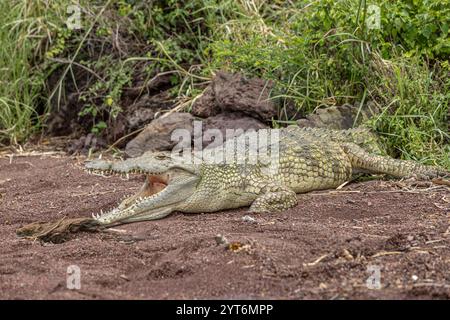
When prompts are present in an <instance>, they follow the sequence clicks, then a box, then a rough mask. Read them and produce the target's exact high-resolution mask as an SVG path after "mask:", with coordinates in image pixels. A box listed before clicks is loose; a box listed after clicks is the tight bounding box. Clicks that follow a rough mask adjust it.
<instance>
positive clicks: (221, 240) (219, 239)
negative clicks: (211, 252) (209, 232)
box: [214, 234, 228, 245]
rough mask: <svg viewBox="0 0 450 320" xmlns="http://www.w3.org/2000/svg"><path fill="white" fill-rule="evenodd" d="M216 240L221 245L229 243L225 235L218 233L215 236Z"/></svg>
mask: <svg viewBox="0 0 450 320" xmlns="http://www.w3.org/2000/svg"><path fill="white" fill-rule="evenodd" d="M214 240H216V243H217V245H221V244H225V245H227V244H228V240H227V238H225V237H224V236H223V235H221V234H218V235H216V236H215V237H214Z"/></svg>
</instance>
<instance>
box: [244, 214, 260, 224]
mask: <svg viewBox="0 0 450 320" xmlns="http://www.w3.org/2000/svg"><path fill="white" fill-rule="evenodd" d="M241 219H242V221H244V222H250V223H257V221H256V219H255V218H253V217H250V216H243V217H242V218H241Z"/></svg>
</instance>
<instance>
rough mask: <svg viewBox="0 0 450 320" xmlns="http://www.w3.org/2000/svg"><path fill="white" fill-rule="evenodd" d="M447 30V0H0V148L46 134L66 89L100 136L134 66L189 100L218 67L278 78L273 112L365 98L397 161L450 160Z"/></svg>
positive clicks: (282, 120)
mask: <svg viewBox="0 0 450 320" xmlns="http://www.w3.org/2000/svg"><path fill="white" fill-rule="evenodd" d="M73 6H75V7H73ZM373 6H376V7H375V8H378V9H379V14H380V25H379V28H371V27H370V23H372V22H373V21H372V20H370V19H373V17H374V15H376V14H377V11H376V10H375V11H374V9H373V8H374V7H373ZM74 8H75V9H74ZM76 8H78V9H79V13H80V22H81V23H80V27H81V28H69V27H68V23H69V24H70V23H73V22H76V18H77V10H78V9H76ZM74 19H75V20H74ZM449 26H450V0H441V1H432V0H404V1H388V0H384V1H379V0H374V1H362V0H340V1H339V0H338V1H331V0H316V1H312V0H310V1H294V0H291V1H281V0H223V1H222V0H184V1H174V0H167V1H158V0H108V1H107V0H102V1H86V0H80V1H72V0H10V1H1V2H0V44H1V46H0V70H1V75H2V77H1V78H0V144H2V145H17V144H22V143H24V142H25V141H27V139H29V138H30V137H31V136H33V135H35V134H37V133H42V132H44V133H45V128H46V124H47V122H48V120H49V118H50V117H52V114H53V112H54V111H55V110H57V109H59V108H62V106H64V104H66V103H67V100H68V99H69V97H68V94H67V92H68V90H69V89H70V90H76V91H77V92H78V98H77V99H78V100H77V106H78V107H77V109H76V110H75V111H76V114H75V116H76V117H78V118H79V121H80V123H83V126H84V129H85V130H86V132H92V133H94V134H96V135H101V134H102V132H103V131H104V130H106V129H107V128H108V126H110V125H111V123H112V122H113V121H115V119H116V118H117V117H118V116H119V115H120V113H121V112H123V108H124V97H123V91H124V88H126V87H130V86H133V84H134V83H135V81H136V76H137V75H139V77H141V78H143V79H145V80H146V81H148V80H150V79H152V78H154V77H155V76H157V75H160V74H165V75H170V81H171V94H172V96H173V97H174V99H176V100H177V101H179V102H180V103H183V105H185V106H187V108H189V105H190V102H192V101H193V99H195V97H196V96H198V95H199V94H201V92H202V88H204V83H205V81H207V80H208V79H210V78H211V77H212V75H213V74H214V72H215V71H217V70H219V69H222V70H228V71H239V72H243V73H245V74H247V75H250V76H258V77H261V78H264V79H271V80H273V81H274V82H275V84H276V87H275V88H276V90H275V91H274V94H273V99H276V100H277V101H279V107H280V110H282V109H283V107H284V106H286V105H288V104H289V105H293V106H294V107H295V108H296V110H298V112H299V113H301V114H308V113H310V112H313V111H314V110H315V109H316V108H322V107H326V106H331V105H340V104H343V103H351V104H355V103H356V104H359V105H360V106H363V105H364V104H366V103H367V102H369V101H370V102H371V103H374V104H376V105H377V106H378V107H379V108H380V110H381V112H380V114H379V115H377V116H376V117H374V118H372V119H370V120H368V121H367V122H366V123H365V125H368V126H370V127H372V128H373V129H374V130H376V131H377V132H378V133H379V134H380V136H381V137H382V139H383V142H384V143H385V145H386V147H387V150H388V151H389V152H390V153H391V154H392V155H393V156H395V157H400V158H403V159H415V160H418V161H420V162H422V163H427V164H439V165H442V166H445V167H447V168H450V156H449V154H450V146H449V141H450V135H449V98H450V90H449V86H450V77H449V75H450V64H449V54H450V38H449ZM74 88H75V89H74ZM70 90H69V91H70ZM292 120H293V119H289V118H286V117H283V113H282V112H280V116H279V117H278V118H276V119H273V121H272V125H273V126H282V125H285V124H286V123H290V122H291V121H292Z"/></svg>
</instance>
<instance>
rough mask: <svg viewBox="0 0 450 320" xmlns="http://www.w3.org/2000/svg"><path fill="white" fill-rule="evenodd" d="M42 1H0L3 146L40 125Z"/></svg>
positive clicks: (0, 137)
mask: <svg viewBox="0 0 450 320" xmlns="http://www.w3.org/2000/svg"><path fill="white" fill-rule="evenodd" d="M44 7H45V6H44V3H43V2H42V1H18V0H14V1H0V74H1V77H0V143H1V144H11V143H12V144H15V143H18V142H21V141H23V140H24V139H25V138H27V137H28V136H29V135H30V134H31V133H32V132H33V130H34V128H36V127H37V126H38V124H39V121H38V119H37V115H36V111H35V102H36V99H37V98H38V96H39V94H40V91H41V88H42V82H41V81H39V78H38V77H36V76H34V75H33V62H32V59H33V57H34V56H35V54H36V51H37V50H39V45H38V44H39V40H40V38H39V35H40V34H42V33H41V32H42V31H43V30H42V28H41V26H40V25H39V14H40V11H41V10H43V9H45V8H44Z"/></svg>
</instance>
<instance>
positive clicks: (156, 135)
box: [125, 112, 194, 157]
mask: <svg viewBox="0 0 450 320" xmlns="http://www.w3.org/2000/svg"><path fill="white" fill-rule="evenodd" d="M193 120H194V117H193V116H192V115H191V114H190V113H180V112H174V113H172V114H170V115H168V116H166V117H164V116H163V117H161V118H157V119H155V120H153V121H152V122H150V124H148V125H147V126H146V127H145V129H144V130H143V131H142V132H141V133H140V134H139V135H138V136H137V137H136V138H134V139H133V140H131V141H130V142H128V144H127V146H126V148H125V153H126V154H127V155H128V156H130V157H138V156H140V155H141V154H143V153H144V152H146V151H164V150H172V148H173V146H174V145H175V144H176V143H177V141H172V140H171V134H172V131H173V130H175V129H186V130H188V131H189V132H190V133H191V134H192V129H193V127H192V121H193Z"/></svg>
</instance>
